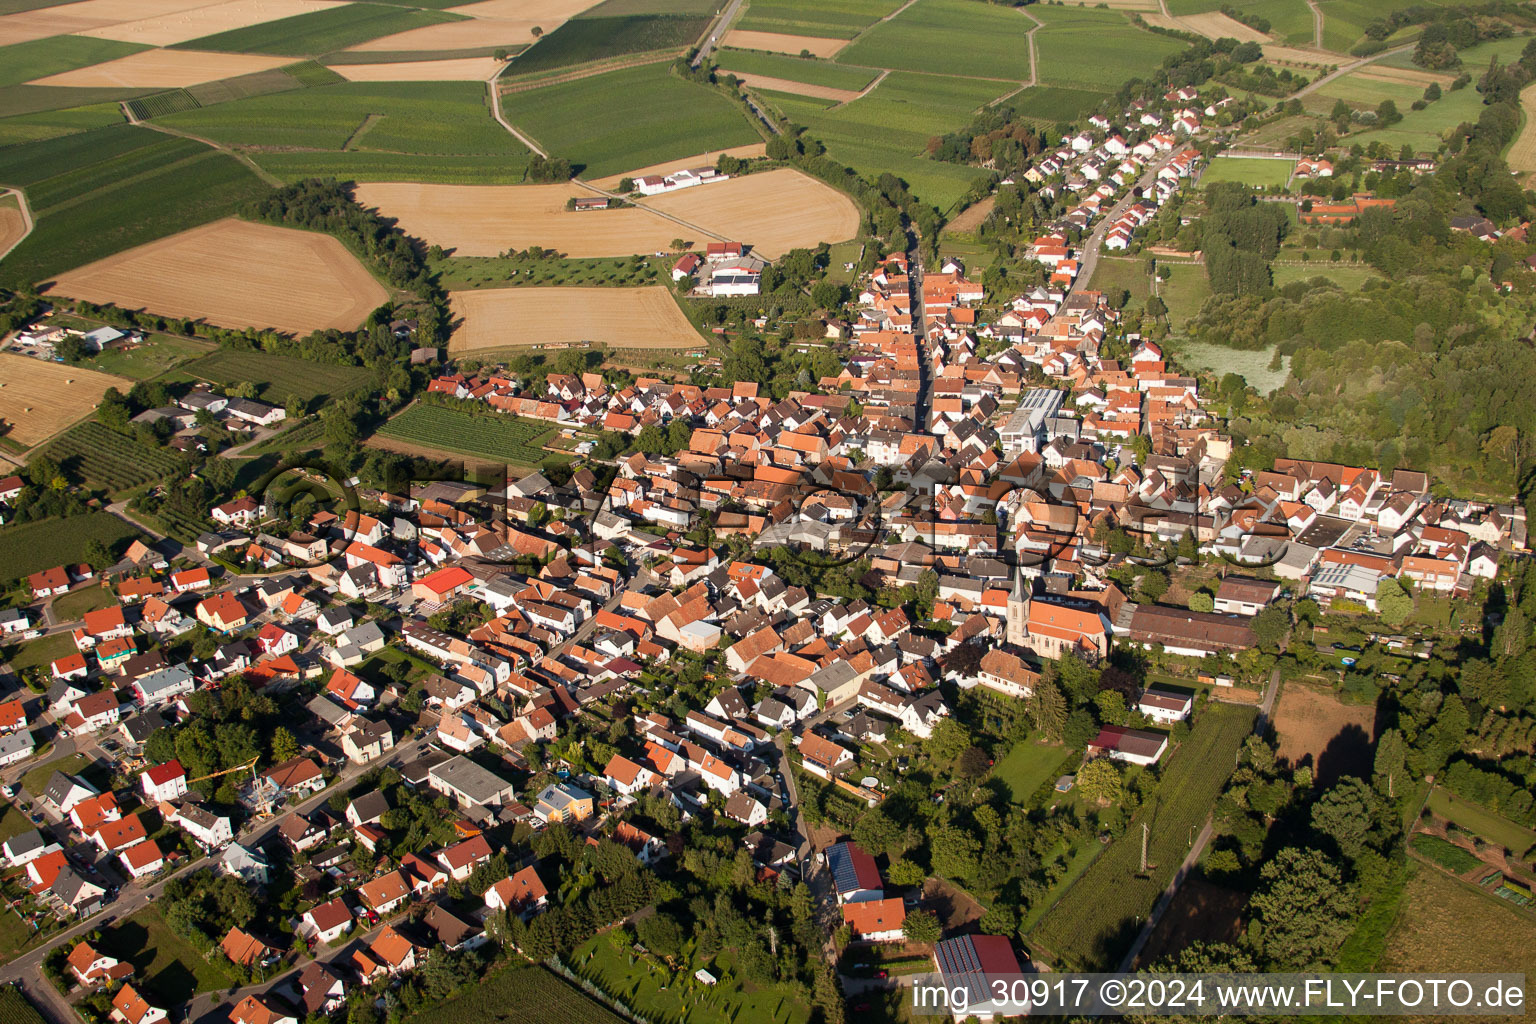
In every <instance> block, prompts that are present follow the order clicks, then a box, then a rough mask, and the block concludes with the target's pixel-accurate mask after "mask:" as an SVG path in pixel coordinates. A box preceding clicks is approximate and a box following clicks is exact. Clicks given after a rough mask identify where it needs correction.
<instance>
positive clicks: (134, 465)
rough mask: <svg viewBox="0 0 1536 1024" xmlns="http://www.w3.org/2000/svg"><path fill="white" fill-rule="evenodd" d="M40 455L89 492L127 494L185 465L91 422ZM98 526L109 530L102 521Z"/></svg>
mask: <svg viewBox="0 0 1536 1024" xmlns="http://www.w3.org/2000/svg"><path fill="white" fill-rule="evenodd" d="M43 451H44V453H45V454H46V455H47V456H48V457H49V458H51V459H53V460H54V461H56V462H58V463H59V465H60V466H61V467H62V468H63V470H64V475H65V476H66V477H68V478H70V479H73V480H78V481H80V482H81V483H83V484H85V485H86V486H87V487H90V488H92V489H93V490H103V491H108V492H112V493H115V492H118V491H129V490H132V489H133V488H135V487H142V486H144V485H145V484H148V483H153V482H154V481H156V480H161V479H164V478H167V477H170V476H172V475H173V474H176V473H178V472H185V465H186V463H185V462H184V461H183V459H182V458H181V456H180V455H179V454H178V453H177V452H176V451H174V450H173V449H169V448H158V447H157V448H152V447H150V446H149V445H146V444H144V443H142V442H140V441H139V440H138V439H137V438H135V437H132V436H130V435H128V434H119V433H118V432H117V431H115V430H113V429H112V428H111V427H108V426H105V425H103V424H101V423H98V422H96V421H95V420H85V421H84V422H81V423H77V424H75V425H74V426H73V427H70V428H69V429H68V430H66V431H65V432H64V433H62V434H60V435H59V436H58V437H57V438H55V439H54V440H52V441H50V442H49V443H48V446H47V447H46V448H45V449H43ZM97 514H98V515H101V514H105V513H97ZM107 518H108V519H111V520H113V521H114V522H117V523H119V524H120V525H121V528H122V529H125V530H128V531H129V532H130V533H131V532H132V527H129V526H127V525H126V524H123V523H122V520H120V519H117V518H116V517H115V516H107ZM102 522H103V523H104V524H105V525H106V526H108V527H110V524H108V523H106V521H105V520H102ZM74 524H75V519H71V520H70V521H69V525H70V528H71V530H73V529H75V528H76V527H75V525H74Z"/></svg>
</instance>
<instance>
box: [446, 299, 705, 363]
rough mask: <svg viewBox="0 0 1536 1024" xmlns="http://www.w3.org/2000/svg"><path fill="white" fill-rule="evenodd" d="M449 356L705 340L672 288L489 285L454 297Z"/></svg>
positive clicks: (660, 345) (669, 345)
mask: <svg viewBox="0 0 1536 1024" xmlns="http://www.w3.org/2000/svg"><path fill="white" fill-rule="evenodd" d="M449 301H450V304H451V307H452V310H453V318H454V321H455V322H456V323H457V324H458V326H457V328H456V329H455V330H454V332H453V338H452V340H450V341H449V343H448V350H449V351H450V352H455V353H458V352H476V351H481V350H484V349H493V348H511V347H514V346H522V345H529V346H537V345H551V344H555V345H575V344H581V343H583V342H593V343H601V344H605V345H609V346H611V347H614V348H684V347H688V346H694V345H702V344H703V342H702V340H701V339H700V337H699V334H698V332H697V331H695V330H694V329H693V325H692V324H690V323H689V322H688V318H687V317H685V316H683V311H682V310H680V309H678V308H677V303H676V302H674V301H673V299H672V296H671V294H670V293H669V292H668V291H667V289H665V288H663V287H661V286H659V285H657V286H652V287H648V288H487V289H482V290H479V291H469V292H452V293H451V294H450V295H449Z"/></svg>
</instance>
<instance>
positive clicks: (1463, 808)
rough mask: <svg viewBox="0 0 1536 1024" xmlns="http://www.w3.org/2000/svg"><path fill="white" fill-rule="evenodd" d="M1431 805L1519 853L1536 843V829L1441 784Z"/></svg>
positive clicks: (1514, 852) (1468, 829) (1444, 814)
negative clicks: (1462, 796) (1459, 795)
mask: <svg viewBox="0 0 1536 1024" xmlns="http://www.w3.org/2000/svg"><path fill="white" fill-rule="evenodd" d="M1429 809H1430V810H1431V811H1434V812H1435V813H1436V814H1438V815H1440V817H1442V818H1447V819H1449V820H1451V821H1453V822H1455V823H1456V825H1457V826H1458V827H1459V828H1463V829H1465V830H1467V831H1468V832H1473V833H1476V834H1477V835H1480V836H1482V837H1483V838H1484V839H1486V840H1488V841H1489V842H1491V843H1494V844H1496V845H1498V846H1502V847H1504V848H1505V849H1506V850H1508V851H1510V853H1511V854H1512V855H1513V856H1515V857H1520V856H1523V855H1524V854H1525V853H1526V852H1527V851H1528V850H1530V849H1531V848H1532V847H1533V846H1536V832H1533V831H1531V830H1530V829H1528V828H1522V827H1521V826H1519V825H1516V824H1515V823H1514V822H1512V821H1510V820H1509V819H1508V818H1502V817H1500V816H1499V815H1497V814H1494V813H1493V812H1492V811H1490V810H1488V809H1486V808H1483V807H1479V806H1478V805H1477V804H1474V803H1472V802H1471V801H1468V800H1463V799H1462V798H1461V797H1458V796H1456V795H1455V794H1454V793H1449V792H1447V791H1446V790H1443V789H1438V788H1437V789H1435V790H1434V791H1433V792H1432V793H1430V794H1429Z"/></svg>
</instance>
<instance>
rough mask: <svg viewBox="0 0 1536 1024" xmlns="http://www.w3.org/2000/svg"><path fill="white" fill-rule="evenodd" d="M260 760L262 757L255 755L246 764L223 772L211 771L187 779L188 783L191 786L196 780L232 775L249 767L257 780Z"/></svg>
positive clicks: (252, 776)
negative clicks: (257, 767)
mask: <svg viewBox="0 0 1536 1024" xmlns="http://www.w3.org/2000/svg"><path fill="white" fill-rule="evenodd" d="M259 760H261V758H259V757H253V758H251V759H250V760H249V761H247V762H245V763H244V764H237V765H235V766H234V767H233V768H225V769H224V770H223V771H221V772H210V773H209V774H207V775H199V776H198V777H197V778H195V779H188V780H187V785H189V786H190V785H192V783H194V782H202V781H203V780H204V779H216V778H218V777H219V776H220V775H232V774H234V773H235V772H243V771H245V770H246V769H247V768H249V769H250V771H251V781H252V782H255V781H256V762H257V761H259Z"/></svg>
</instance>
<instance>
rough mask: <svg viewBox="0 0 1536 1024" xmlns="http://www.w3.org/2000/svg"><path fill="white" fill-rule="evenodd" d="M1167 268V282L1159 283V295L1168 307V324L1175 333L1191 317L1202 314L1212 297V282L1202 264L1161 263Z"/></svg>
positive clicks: (1161, 265) (1160, 266)
mask: <svg viewBox="0 0 1536 1024" xmlns="http://www.w3.org/2000/svg"><path fill="white" fill-rule="evenodd" d="M1158 266H1159V268H1160V269H1161V268H1162V267H1167V268H1168V271H1169V276H1168V279H1167V280H1166V281H1159V282H1158V283H1157V294H1158V295H1159V296H1160V297H1161V298H1162V300H1163V302H1164V303H1165V304H1166V305H1167V306H1168V322H1169V323H1170V324H1172V325H1173V329H1174V330H1175V331H1177V330H1179V329H1180V328H1182V327H1183V326H1184V324H1185V323H1186V322H1187V321H1188V320H1189V318H1190V317H1192V316H1194V315H1195V314H1196V313H1198V312H1200V307H1201V306H1203V305H1205V300H1206V299H1208V298H1210V297H1211V281H1210V278H1208V277H1206V276H1205V266H1204V265H1203V264H1200V263H1160V264H1159V265H1158Z"/></svg>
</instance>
